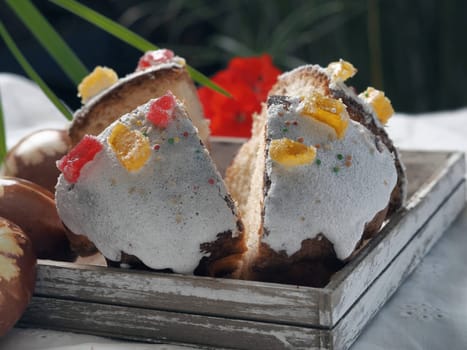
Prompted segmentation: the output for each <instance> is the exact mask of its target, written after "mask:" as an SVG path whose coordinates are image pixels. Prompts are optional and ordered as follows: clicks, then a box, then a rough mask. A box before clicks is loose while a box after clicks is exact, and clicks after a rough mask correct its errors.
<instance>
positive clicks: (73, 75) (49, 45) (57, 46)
mask: <svg viewBox="0 0 467 350" xmlns="http://www.w3.org/2000/svg"><path fill="white" fill-rule="evenodd" d="M6 3H7V4H8V5H9V6H10V7H11V9H12V10H13V11H14V12H15V13H16V15H17V16H18V17H19V18H20V19H21V21H22V22H23V23H24V25H25V26H26V27H27V28H28V29H29V30H30V31H31V33H32V34H33V35H34V36H35V37H36V39H37V40H38V41H39V42H40V43H41V45H42V46H43V47H44V48H45V49H46V50H47V51H48V53H49V54H50V56H52V57H53V59H54V60H55V61H56V62H57V64H58V65H59V66H60V68H61V69H62V70H63V71H64V72H65V74H66V75H67V76H68V77H69V78H70V79H71V81H72V82H73V83H74V84H75V85H78V84H79V83H80V82H81V80H82V79H83V78H84V77H85V76H86V75H88V74H89V71H88V70H87V69H86V67H85V66H84V65H83V63H82V62H81V61H80V59H79V58H78V57H77V56H76V55H75V53H74V52H73V50H72V49H71V48H70V47H69V46H68V45H67V43H66V42H65V41H64V40H63V39H62V37H61V36H60V35H59V34H58V33H57V31H56V30H55V29H54V28H53V27H52V26H51V25H50V23H49V22H48V21H47V19H45V18H44V16H43V15H42V14H41V13H40V12H39V10H38V9H37V8H36V7H35V6H34V5H33V4H32V3H31V1H30V0H21V1H18V0H6Z"/></svg>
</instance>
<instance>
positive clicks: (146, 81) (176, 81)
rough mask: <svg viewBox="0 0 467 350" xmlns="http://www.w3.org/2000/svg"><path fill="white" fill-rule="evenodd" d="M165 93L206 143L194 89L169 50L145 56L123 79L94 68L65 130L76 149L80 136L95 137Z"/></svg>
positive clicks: (206, 132) (204, 121) (180, 62)
mask: <svg viewBox="0 0 467 350" xmlns="http://www.w3.org/2000/svg"><path fill="white" fill-rule="evenodd" d="M168 90H170V91H172V93H173V94H174V95H175V96H177V98H178V99H180V100H181V101H182V102H183V103H184V105H185V108H186V109H187V111H188V114H189V115H190V118H191V119H192V120H193V123H194V125H195V126H196V127H197V128H198V132H199V135H200V137H201V139H202V140H203V142H205V143H206V141H207V137H208V135H209V127H208V122H207V119H205V118H204V115H203V111H202V107H201V104H200V102H199V100H198V96H197V93H196V87H195V85H194V83H193V81H192V79H191V77H190V75H189V74H188V71H187V69H186V64H185V60H184V59H183V58H181V57H179V56H176V55H174V53H173V52H172V51H171V50H167V49H160V50H155V51H148V52H146V53H145V54H144V55H143V56H142V57H141V58H140V59H139V62H138V65H137V67H136V70H135V72H134V73H131V74H128V75H127V76H125V77H123V78H120V79H119V78H118V76H117V74H116V73H115V72H114V71H113V70H112V69H110V68H106V67H96V68H95V70H94V71H93V72H92V73H91V74H90V75H89V76H87V77H86V78H85V79H83V81H82V82H81V84H80V85H79V86H78V95H79V96H80V97H81V100H82V102H83V106H82V107H81V108H80V109H79V110H77V111H76V112H75V114H74V117H73V121H72V124H71V127H70V130H69V134H70V138H71V142H72V144H73V145H76V144H77V143H78V142H79V141H80V140H81V139H82V138H83V136H84V135H86V134H88V135H97V134H99V133H100V132H102V131H103V130H104V129H105V128H106V127H107V126H108V125H109V124H110V123H112V122H113V121H115V120H116V119H118V118H119V117H120V116H122V115H123V114H125V113H129V112H131V111H132V110H133V109H135V108H136V107H138V106H139V105H142V104H143V103H146V102H147V101H148V100H149V99H151V98H157V97H159V96H162V95H164V94H165V93H166V92H167V91H168Z"/></svg>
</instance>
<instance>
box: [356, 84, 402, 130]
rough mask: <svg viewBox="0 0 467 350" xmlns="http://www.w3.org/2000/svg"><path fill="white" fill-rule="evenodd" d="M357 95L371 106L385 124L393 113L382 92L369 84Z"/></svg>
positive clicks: (388, 101) (389, 102)
mask: <svg viewBox="0 0 467 350" xmlns="http://www.w3.org/2000/svg"><path fill="white" fill-rule="evenodd" d="M358 96H359V97H360V98H362V99H363V100H364V101H365V102H366V103H368V104H370V105H371V106H372V107H373V109H374V111H375V113H376V116H377V117H378V119H379V121H380V122H381V123H383V124H386V123H387V122H388V120H389V118H391V116H392V115H393V114H394V109H393V108H392V105H391V101H390V100H389V99H388V98H387V97H386V96H384V92H382V91H380V90H376V89H375V88H372V87H371V86H369V87H368V88H367V89H366V90H365V91H364V92H362V93H361V94H360V95H358Z"/></svg>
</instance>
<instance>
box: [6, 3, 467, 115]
mask: <svg viewBox="0 0 467 350" xmlns="http://www.w3.org/2000/svg"><path fill="white" fill-rule="evenodd" d="M0 1H2V2H3V0H0ZM33 2H34V3H35V4H36V6H37V7H38V8H39V9H40V11H41V12H42V13H43V14H44V15H45V16H46V17H47V18H48V19H49V21H50V22H51V23H52V25H53V26H54V27H55V28H56V29H57V30H58V31H59V33H60V34H61V35H62V36H63V37H64V38H65V40H66V41H67V42H68V43H69V45H70V46H71V47H72V48H73V49H74V51H75V52H76V53H77V54H78V56H79V57H80V58H81V59H82V61H83V63H84V64H85V65H86V66H87V67H88V69H90V70H91V69H92V68H93V67H94V66H96V65H106V66H108V67H111V68H113V69H115V70H116V71H117V73H118V74H119V76H123V75H125V74H127V73H130V72H131V71H133V70H134V68H135V66H136V63H137V60H138V58H139V57H140V55H141V53H140V52H139V51H137V50H136V49H133V48H131V47H129V46H127V45H126V44H124V43H122V42H120V41H119V40H118V39H115V38H113V37H111V36H110V35H108V34H106V33H105V32H103V31H101V30H100V29H98V28H96V27H94V26H93V25H91V24H89V23H87V22H85V21H84V20H81V19H79V18H77V17H75V16H74V15H72V14H70V13H68V12H67V11H65V10H62V9H61V8H59V7H58V6H55V5H54V4H52V3H50V2H48V1H45V0H37V1H33ZM81 2H82V3H83V4H85V5H87V6H89V7H91V8H93V9H95V10H97V11H98V12H100V13H102V14H104V15H106V16H108V17H109V18H111V19H113V20H116V21H118V22H119V23H121V24H123V25H124V26H126V27H128V28H130V29H132V30H133V31H135V32H136V33H138V34H140V35H142V36H143V37H145V38H146V39H148V40H150V41H151V42H153V43H154V44H156V45H158V46H160V47H166V48H170V49H172V50H174V51H175V52H176V53H177V54H178V55H180V56H183V57H185V58H186V59H187V61H188V64H190V65H191V66H193V67H195V68H197V69H198V70H200V71H202V72H203V73H204V74H206V75H208V76H212V75H213V74H214V73H215V72H216V71H218V70H220V69H223V68H225V67H226V65H227V62H228V61H229V59H230V58H232V57H234V56H253V55H258V54H261V53H269V54H270V55H271V56H272V58H273V61H274V63H275V64H276V65H277V66H278V67H279V68H280V69H281V70H288V69H291V68H293V67H296V66H298V65H300V64H304V63H318V64H321V65H327V64H328V63H329V62H330V61H334V60H337V59H339V58H343V59H345V60H348V61H350V62H352V63H353V64H354V65H355V66H356V67H357V68H358V70H359V72H358V74H357V76H356V77H354V78H353V79H352V80H351V81H349V83H350V84H351V85H354V86H355V88H356V89H357V90H358V91H361V90H363V89H365V88H366V86H368V85H372V86H374V87H376V88H380V89H383V90H384V91H385V92H386V95H387V96H389V97H390V99H391V100H392V102H393V105H394V108H395V109H396V110H397V111H399V112H407V113H418V112H427V111H437V110H449V109H455V108H459V107H463V106H467V89H466V88H465V87H464V84H465V83H467V47H466V45H465V43H466V39H465V37H466V34H467V1H465V0H444V1H443V0H412V1H407V0H379V1H378V0H328V1H326V0H257V1H254V0H236V1H219V0H171V1H167V0H148V1H143V0H141V1H136V0H105V1H104V0H103V1H90V0H82V1H81ZM0 19H1V20H2V21H3V22H4V24H5V26H6V27H7V28H8V29H9V31H10V33H11V34H12V36H13V37H14V39H15V41H16V42H17V44H18V45H19V47H20V48H21V49H22V51H23V53H24V54H25V55H26V56H27V57H28V58H29V61H30V63H31V64H32V65H33V67H34V68H35V69H36V70H37V71H38V72H39V73H40V74H41V75H42V76H43V78H44V79H45V80H46V82H47V83H48V84H49V86H50V87H51V88H52V89H53V90H54V91H55V93H56V94H57V95H58V96H59V97H60V98H62V99H63V100H64V101H65V102H67V103H68V105H69V106H70V107H71V108H77V107H79V104H80V102H79V99H78V98H77V97H76V87H75V86H74V85H73V84H72V83H71V82H70V81H69V80H68V79H67V78H66V76H65V75H64V74H63V73H62V72H61V71H60V70H59V68H58V67H57V66H56V64H55V63H54V61H53V60H52V59H50V57H49V56H48V55H47V53H46V52H45V51H44V50H43V49H42V48H41V47H40V45H39V44H38V43H37V41H36V40H35V39H34V38H33V37H32V35H31V34H30V33H29V32H28V30H27V29H25V28H24V27H23V26H22V24H21V23H20V21H19V20H18V19H17V18H16V17H15V15H14V14H13V13H12V12H11V11H10V10H9V8H8V7H7V6H6V5H5V4H2V6H0ZM0 72H14V73H19V74H24V73H23V71H22V70H21V68H20V66H19V65H18V64H17V63H16V62H15V60H14V58H13V57H12V56H11V54H10V53H9V52H8V50H7V49H6V47H5V45H4V44H3V42H0Z"/></svg>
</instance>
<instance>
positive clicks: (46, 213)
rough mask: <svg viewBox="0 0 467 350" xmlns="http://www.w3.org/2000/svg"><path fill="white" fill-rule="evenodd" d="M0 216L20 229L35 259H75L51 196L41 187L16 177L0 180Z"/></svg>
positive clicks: (0, 178)
mask: <svg viewBox="0 0 467 350" xmlns="http://www.w3.org/2000/svg"><path fill="white" fill-rule="evenodd" d="M0 217H3V218H5V219H7V220H10V221H12V222H14V223H15V224H16V225H18V226H19V227H21V229H22V230H23V231H24V232H25V233H26V235H27V236H28V237H29V239H30V240H31V242H32V246H33V248H34V252H35V253H36V256H37V257H38V258H39V259H52V260H65V261H73V260H74V259H75V257H76V254H75V253H74V252H73V251H72V250H71V248H70V244H69V241H68V238H67V236H66V232H65V228H64V227H63V224H62V221H61V220H60V218H59V216H58V213H57V209H56V207H55V199H54V196H53V194H52V193H51V192H49V191H47V190H46V189H45V188H43V187H41V186H39V185H36V184H35V183H32V182H30V181H27V180H23V179H19V178H14V177H0Z"/></svg>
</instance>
